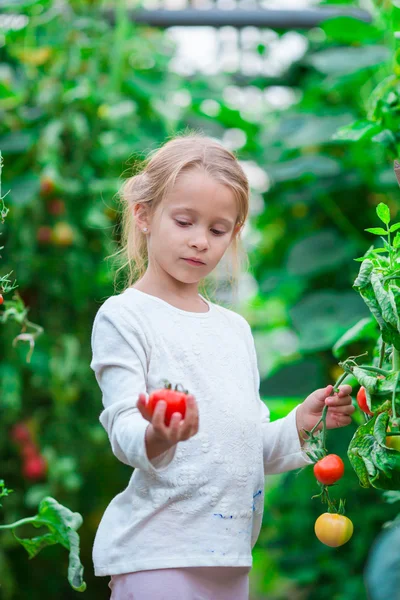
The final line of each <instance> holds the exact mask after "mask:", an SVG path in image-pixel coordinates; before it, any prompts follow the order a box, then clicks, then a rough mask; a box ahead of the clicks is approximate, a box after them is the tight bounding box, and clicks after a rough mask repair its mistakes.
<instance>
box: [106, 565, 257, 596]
mask: <svg viewBox="0 0 400 600" xmlns="http://www.w3.org/2000/svg"><path fill="white" fill-rule="evenodd" d="M249 571H250V567H184V568H179V569H154V570H151V571H137V572H135V573H123V574H121V575H111V579H110V582H109V584H108V587H109V588H110V589H111V591H112V593H111V598H110V600H249Z"/></svg>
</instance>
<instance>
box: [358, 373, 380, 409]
mask: <svg viewBox="0 0 400 600" xmlns="http://www.w3.org/2000/svg"><path fill="white" fill-rule="evenodd" d="M378 379H385V378H384V376H383V375H378ZM357 404H358V406H359V407H360V409H361V410H362V411H363V412H365V414H367V415H369V416H370V417H372V416H373V414H374V413H373V412H371V410H370V409H369V406H368V404H367V396H366V393H365V387H364V386H363V385H362V386H361V387H360V389H359V390H358V393H357Z"/></svg>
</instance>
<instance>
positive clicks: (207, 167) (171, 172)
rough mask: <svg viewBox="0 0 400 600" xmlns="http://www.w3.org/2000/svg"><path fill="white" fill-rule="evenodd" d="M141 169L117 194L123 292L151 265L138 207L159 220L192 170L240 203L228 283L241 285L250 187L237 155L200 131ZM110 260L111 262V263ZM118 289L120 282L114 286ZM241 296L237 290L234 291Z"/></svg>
mask: <svg viewBox="0 0 400 600" xmlns="http://www.w3.org/2000/svg"><path fill="white" fill-rule="evenodd" d="M141 166H142V170H141V171H140V172H139V173H137V174H136V175H133V176H131V177H129V178H128V179H126V180H125V181H124V183H123V185H122V186H121V188H120V190H119V192H118V198H119V201H120V203H121V205H122V207H121V222H120V225H121V235H120V243H121V248H120V250H118V251H117V252H116V253H115V254H113V255H111V257H112V256H116V257H117V259H116V263H117V265H118V264H119V265H120V266H119V268H118V269H117V271H116V276H117V275H118V272H119V271H121V270H122V269H125V268H126V267H128V273H127V276H126V279H125V280H124V284H123V285H124V289H123V290H122V291H124V290H125V289H127V288H128V287H131V286H132V285H133V283H135V281H137V280H138V279H140V278H141V277H142V276H143V275H144V273H145V272H146V269H147V265H148V253H147V240H146V235H145V234H144V233H143V232H142V230H141V229H140V228H139V227H138V225H137V223H136V220H135V217H134V211H133V206H134V205H135V204H139V203H142V204H146V205H147V206H148V207H149V209H150V210H149V211H148V214H149V216H150V217H151V216H152V215H154V213H155V211H156V210H157V208H158V207H159V206H160V204H161V203H162V201H163V199H164V197H165V196H166V195H167V194H168V193H169V192H170V190H171V189H172V187H173V186H174V184H175V181H176V179H177V177H178V176H179V175H180V174H181V173H183V172H185V171H188V170H189V169H194V168H200V169H202V170H204V171H205V172H206V173H207V174H208V175H209V176H210V177H212V178H213V179H214V180H215V181H217V182H218V183H221V184H223V185H226V186H227V187H229V188H230V189H231V190H232V192H233V194H234V197H235V199H236V203H237V208H238V216H237V220H236V223H235V227H236V226H237V225H239V224H240V228H239V230H238V232H237V233H236V235H234V237H233V239H232V240H231V244H230V246H229V248H228V250H230V252H231V263H232V267H233V269H232V271H233V277H232V276H231V277H230V278H229V283H230V284H231V286H232V287H233V284H234V283H236V285H237V283H238V278H239V274H240V269H241V267H242V264H241V257H242V256H244V257H245V258H247V255H246V253H245V252H244V248H243V245H242V242H241V239H240V233H241V231H242V229H243V226H244V223H245V221H246V218H247V215H248V210H249V183H248V180H247V177H246V175H245V173H244V171H243V169H242V167H241V166H240V164H239V162H238V160H237V159H236V157H235V155H234V154H233V153H232V152H230V151H229V150H228V149H226V148H225V147H224V146H222V145H221V144H220V143H218V141H216V140H214V139H212V138H210V137H206V136H205V135H203V134H202V133H199V132H194V133H193V132H189V133H188V132H185V133H181V134H175V136H174V137H173V138H172V139H170V140H169V141H168V142H166V143H165V144H164V145H162V146H161V147H160V148H157V149H156V150H153V151H152V152H150V153H149V154H148V156H147V158H146V159H145V160H144V161H142V163H141ZM111 257H110V258H111ZM207 283H208V282H207V278H205V279H202V280H200V286H201V289H202V293H203V295H204V296H205V297H207V298H208V294H207V289H206V287H207ZM114 284H115V282H114ZM234 295H235V297H236V290H234Z"/></svg>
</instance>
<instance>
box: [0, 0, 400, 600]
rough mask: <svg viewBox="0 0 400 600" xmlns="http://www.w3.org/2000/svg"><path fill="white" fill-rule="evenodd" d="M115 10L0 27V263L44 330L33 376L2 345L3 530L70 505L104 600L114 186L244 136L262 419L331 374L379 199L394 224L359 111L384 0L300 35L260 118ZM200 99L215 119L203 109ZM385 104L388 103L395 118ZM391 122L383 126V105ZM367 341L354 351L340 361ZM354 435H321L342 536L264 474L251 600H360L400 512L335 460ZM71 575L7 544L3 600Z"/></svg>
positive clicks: (80, 8)
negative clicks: (19, 436)
mask: <svg viewBox="0 0 400 600" xmlns="http://www.w3.org/2000/svg"><path fill="white" fill-rule="evenodd" d="M325 4H327V3H325ZM347 4H352V3H350V2H348V3H347ZM14 6H15V3H14ZM57 6H59V7H61V8H58V9H57ZM117 6H118V7H119V8H118V14H117V22H116V25H115V26H111V25H109V24H107V22H106V21H105V20H104V19H103V18H102V17H101V15H100V12H99V5H97V4H96V3H93V2H87V3H85V2H78V1H74V2H70V3H69V4H68V5H59V4H58V3H56V2H52V1H51V0H47V1H42V2H29V3H28V2H27V3H26V5H25V8H24V13H25V14H26V15H27V16H28V17H29V20H28V22H27V24H26V26H24V27H22V28H21V29H17V30H9V31H7V32H3V33H1V32H0V149H1V151H2V153H3V156H4V163H5V164H4V173H3V175H4V178H3V192H4V193H5V192H7V191H8V190H10V193H9V195H8V196H7V200H8V207H9V208H10V213H9V216H8V218H7V221H6V222H5V224H4V226H2V227H1V233H2V244H4V246H5V250H4V252H3V256H2V257H1V258H2V261H3V262H2V266H3V269H4V271H5V272H9V271H11V270H13V271H14V273H15V276H16V279H17V283H18V285H19V289H18V291H19V293H20V294H21V297H22V298H23V300H24V302H25V303H26V305H27V307H29V311H30V312H29V317H30V320H31V321H32V322H34V323H38V324H40V325H41V326H42V327H43V329H44V333H43V334H42V335H41V336H39V337H38V338H37V340H36V345H35V349H34V352H33V354H32V358H31V361H30V362H27V361H26V354H27V348H26V347H24V346H23V345H20V344H19V345H18V346H17V347H13V345H12V340H13V339H14V338H15V336H16V335H18V334H19V333H20V330H19V329H18V327H17V326H16V324H13V323H7V324H6V325H4V326H3V327H2V336H1V342H0V343H1V350H2V356H3V360H2V363H1V365H0V369H1V377H0V386H1V393H0V423H1V425H0V432H1V435H0V456H1V464H2V473H1V476H2V478H4V480H5V482H6V485H7V486H8V487H10V488H12V489H13V490H14V493H13V494H11V495H10V496H8V497H7V498H4V499H3V507H2V508H1V510H2V522H3V519H4V522H5V523H8V522H11V521H14V520H17V519H18V518H21V517H22V516H25V515H27V514H32V508H35V509H36V507H37V506H38V504H39V502H40V501H41V500H42V498H43V497H44V496H47V495H50V496H53V497H55V498H57V500H58V501H59V502H61V503H62V504H64V505H65V506H68V507H69V509H70V510H72V511H79V513H81V514H82V515H83V518H84V522H83V525H82V527H81V528H80V530H79V535H80V538H81V560H82V563H83V565H84V567H85V573H84V578H85V581H86V583H87V591H86V592H85V594H86V596H87V597H93V598H96V600H97V599H98V598H109V590H108V588H107V583H108V578H95V577H94V575H93V569H92V562H91V549H92V544H93V539H94V535H95V532H96V528H97V525H98V522H99V520H100V518H101V516H102V514H103V512H104V510H105V508H106V506H107V505H108V503H109V502H110V500H111V499H112V498H113V497H114V496H115V495H116V494H117V493H119V492H120V491H121V490H122V489H123V488H124V487H125V486H126V485H127V482H128V479H129V476H130V472H131V470H130V469H129V467H127V466H126V465H123V464H122V463H118V461H117V460H116V459H115V457H114V456H113V454H112V452H111V451H110V447H109V442H108V439H107V435H106V433H105V432H104V430H103V429H102V427H101V425H100V423H99V422H98V415H99V414H100V411H101V398H100V393H99V389H98V386H97V383H96V381H95V379H94V376H93V374H90V372H89V363H90V359H91V350H90V332H91V324H92V322H93V318H94V315H95V313H96V311H97V310H98V308H99V307H100V305H101V304H102V302H103V301H104V300H105V299H106V298H107V297H108V296H110V295H111V294H113V293H114V287H113V273H112V271H111V268H110V265H109V264H107V262H106V261H105V260H104V258H105V257H106V256H108V255H110V254H111V253H112V252H113V251H114V250H115V249H116V244H117V243H118V239H119V231H118V224H119V215H118V211H117V209H118V205H117V202H116V199H115V193H116V191H117V189H118V185H119V178H120V176H121V175H126V174H127V173H128V172H130V169H131V166H133V167H135V164H136V161H139V162H140V160H141V158H143V157H144V156H145V155H146V154H147V152H148V151H149V150H152V149H154V148H155V147H157V146H158V145H160V144H161V143H163V142H164V141H165V139H166V138H167V137H168V136H170V135H173V134H174V133H175V132H176V131H180V130H182V129H183V128H185V127H187V126H189V127H191V128H199V129H202V130H203V131H205V132H206V133H207V134H209V135H211V136H215V137H218V138H222V137H223V136H224V134H226V132H232V131H233V132H236V133H237V130H239V131H240V132H242V139H243V143H242V145H239V146H238V147H237V150H238V153H239V155H240V158H241V160H243V163H244V164H245V165H247V167H248V168H249V169H250V171H253V172H254V165H257V166H258V167H259V168H260V169H261V170H262V173H263V178H262V180H261V183H260V179H256V178H252V177H250V179H251V184H252V190H253V194H252V202H253V205H252V207H253V208H252V216H251V224H252V230H251V232H249V236H248V240H247V247H248V252H249V255H250V263H251V274H252V275H253V277H254V278H255V280H256V281H257V284H258V292H257V293H256V294H255V295H254V297H253V298H251V299H250V300H246V301H244V302H243V303H241V304H240V305H238V306H235V307H234V308H235V310H238V311H239V312H241V313H242V314H243V315H244V316H245V317H246V318H247V319H248V321H249V323H250V324H251V326H252V328H253V332H254V337H255V341H256V346H257V355H258V360H259V369H260V374H261V388H260V389H261V395H262V397H263V398H264V399H265V400H266V402H267V404H268V406H269V407H270V409H271V417H272V418H273V419H274V418H279V417H281V416H284V415H286V414H287V413H288V412H289V411H290V410H291V409H292V408H293V407H294V406H295V405H296V404H297V403H298V402H301V401H302V400H303V399H304V397H305V396H306V395H308V394H309V393H311V392H312V391H313V390H314V389H316V388H318V387H324V386H326V385H327V384H328V383H333V382H334V380H336V379H337V377H338V375H339V374H340V371H341V370H340V369H339V368H338V366H337V362H336V358H335V357H334V355H333V353H332V347H333V345H334V344H335V342H336V341H337V340H338V339H339V338H340V337H341V335H342V334H343V333H345V332H346V331H347V330H348V329H349V327H351V326H352V325H354V324H355V323H356V322H358V321H359V320H360V319H361V318H362V317H368V316H369V312H368V310H367V308H366V306H365V304H364V303H363V301H362V299H361V298H360V297H359V296H358V295H357V294H356V293H355V292H354V291H353V290H352V288H351V286H352V283H353V281H354V279H355V277H356V275H357V272H358V268H359V265H358V263H357V262H352V261H353V259H354V258H355V257H357V256H360V255H362V254H363V253H364V252H365V251H366V249H367V248H368V247H369V245H370V243H371V239H372V238H371V236H370V235H369V234H367V233H365V232H364V230H365V228H367V227H370V226H371V225H373V224H374V223H375V207H376V205H377V204H378V203H379V202H380V201H385V202H386V203H387V204H388V205H389V206H390V208H391V214H392V218H393V219H395V218H396V213H397V208H398V194H399V190H398V185H397V182H396V180H395V177H394V174H393V168H392V160H393V156H394V154H395V153H396V152H397V147H398V146H397V144H398V141H397V139H396V137H395V138H394V139H393V135H394V133H397V130H394V131H392V129H391V128H392V127H394V124H395V123H397V121H392V122H389V123H387V122H386V121H385V122H384V118H385V119H386V116H387V117H388V118H389V114H388V113H384V111H383V112H382V113H380V115H379V119H377V118H376V117H377V116H378V115H375V116H374V115H371V114H370V113H369V112H368V103H369V100H370V97H371V94H372V92H373V90H375V89H376V86H377V85H378V84H379V83H380V82H381V81H383V80H384V79H385V78H386V77H387V76H390V75H392V74H393V72H394V68H396V64H395V66H393V57H395V60H396V56H397V46H396V39H395V38H394V37H393V31H395V30H396V26H397V22H398V18H397V13H396V10H395V9H394V8H393V5H392V3H391V2H377V3H376V6H375V11H376V12H375V15H374V17H375V19H374V24H373V25H370V24H363V23H359V22H355V21H354V20H351V19H344V20H343V19H341V20H331V21H327V22H325V23H324V24H322V25H321V27H318V28H315V29H313V30H311V31H309V32H298V36H299V37H301V38H302V40H303V41H304V42H305V47H306V50H305V52H304V54H303V55H301V56H299V58H297V59H296V60H294V61H293V62H292V63H291V64H290V65H289V67H288V68H287V69H284V70H283V72H282V73H281V74H280V75H277V76H274V77H261V76H259V77H254V79H253V80H252V81H251V82H250V83H251V86H252V88H253V91H254V89H258V90H263V91H271V92H273V93H275V96H276V95H277V94H280V96H278V97H280V98H282V102H280V103H279V102H278V106H276V103H275V104H274V103H272V102H271V103H269V104H267V108H266V109H265V110H264V111H263V112H261V113H257V112H256V111H254V110H253V111H252V109H251V108H250V109H249V110H244V108H243V107H239V105H238V104H235V103H234V102H233V101H228V100H227V99H226V94H224V92H226V90H227V89H228V88H229V89H230V91H231V94H230V96H231V97H232V96H234V95H235V94H236V95H237V96H238V97H239V96H240V95H241V92H242V91H243V92H245V90H241V89H240V87H239V84H238V83H235V82H234V80H233V78H232V76H231V75H230V74H229V73H222V74H220V75H218V76H216V77H210V76H208V75H207V76H205V75H200V74H199V75H197V76H193V77H191V78H189V79H188V80H184V79H183V78H182V77H181V76H179V75H177V74H176V73H174V72H172V71H171V70H170V69H169V65H170V61H171V58H172V57H173V54H174V48H173V46H172V44H171V42H170V41H168V38H167V37H166V36H165V35H164V34H163V33H161V32H159V31H156V30H154V29H150V28H147V27H138V26H135V25H134V24H131V23H129V22H128V20H127V19H126V16H125V14H124V10H123V8H121V7H122V3H119V4H118V5H117ZM389 6H390V10H388V7H389ZM284 34H285V32H277V35H278V36H279V37H280V38H281V37H283V35H284ZM182 98H184V99H185V101H184V102H183V101H182ZM267 98H268V96H267ZM288 98H289V101H287V99H288ZM207 100H212V101H213V103H214V104H213V107H214V110H213V111H210V110H206V108H205V106H206V105H205V104H204V101H207ZM396 101H397V100H396V99H395V98H393V97H389V98H388V99H387V102H393V104H392V105H391V106H392V107H396ZM389 113H390V118H391V119H394V118H395V115H396V111H395V110H390V111H389ZM383 114H385V117H384V116H383ZM355 121H357V122H359V123H361V125H358V126H356V127H354V125H353V128H352V129H350V130H348V131H351V132H352V133H351V135H350V134H349V133H348V134H347V136H346V135H345V133H343V130H342V133H340V134H337V132H338V131H339V130H341V128H345V127H346V126H349V125H351V124H352V123H354V122H355ZM370 121H371V122H372V124H371V122H370ZM382 124H383V125H382ZM385 132H386V133H385ZM388 132H389V133H388ZM390 132H391V133H392V135H390ZM335 134H337V135H336V136H335ZM399 154H400V153H399ZM132 157H134V161H132V160H131V158H132ZM131 163H132V164H131ZM257 207H258V208H257ZM6 301H7V298H6ZM5 304H6V303H5ZM372 347H373V342H372V340H369V342H368V343H367V342H366V341H365V338H362V339H360V342H359V344H357V345H356V347H354V346H353V347H350V348H349V354H359V353H361V352H364V351H365V350H366V349H368V348H369V350H370V351H371V350H372ZM356 391H357V389H354V390H353V392H354V395H355V393H356ZM22 419H23V420H26V421H27V422H28V424H29V427H30V428H31V430H32V432H33V434H34V435H35V439H36V440H37V442H38V444H39V445H40V448H41V451H42V454H43V455H44V456H46V458H47V460H48V465H49V470H48V474H47V476H46V478H45V479H44V480H43V481H39V482H35V483H32V482H31V481H28V480H26V479H24V478H23V477H22V475H21V459H20V457H19V455H18V452H17V450H16V447H15V444H13V442H12V440H11V439H10V436H9V435H8V433H9V431H10V428H11V426H12V425H13V424H14V423H15V422H17V421H20V420H22ZM361 423H362V416H361V415H360V414H359V413H358V412H357V413H355V414H354V425H351V426H349V427H347V428H345V429H341V430H334V431H331V432H330V433H329V435H328V447H329V450H330V451H332V452H335V453H337V454H339V455H340V456H342V457H343V460H344V462H345V466H346V472H345V477H344V478H343V479H342V480H341V481H340V484H339V485H338V492H340V495H341V496H342V497H345V498H346V499H347V504H346V510H347V514H348V515H349V516H350V517H351V518H352V520H353V522H354V527H355V531H354V535H353V538H352V539H351V541H350V542H348V543H347V544H346V545H345V546H343V547H341V548H338V549H331V548H327V547H324V546H323V545H322V544H320V542H319V541H318V540H317V539H316V537H315V535H314V531H313V525H314V521H315V519H316V517H317V516H318V515H319V514H320V513H321V512H322V509H323V507H322V505H321V504H320V503H319V501H318V500H311V496H312V495H313V494H315V493H316V491H317V488H316V485H315V479H314V477H313V474H312V470H311V468H310V469H308V470H307V469H306V470H305V471H302V472H301V473H300V474H297V473H295V472H292V473H288V474H285V475H279V476H271V477H269V478H267V480H266V481H267V485H266V506H265V516H264V526H263V529H262V532H261V535H260V538H259V540H258V542H257V545H256V548H255V550H254V568H253V570H252V573H251V582H252V590H253V591H252V593H253V595H254V597H255V598H268V599H271V600H275V599H284V598H285V599H286V598H288V597H290V598H296V599H302V598H307V599H310V600H313V599H318V600H325V599H326V600H328V599H329V600H332V599H334V600H348V598H357V600H362V599H363V598H365V590H364V584H363V579H362V573H363V566H364V564H365V560H366V557H367V555H368V551H369V548H370V546H371V544H372V542H373V540H374V538H375V537H376V535H377V534H378V533H379V531H380V529H381V527H382V525H383V523H385V522H386V521H388V520H389V519H392V518H393V519H394V518H395V516H396V514H397V513H398V505H397V504H396V502H394V503H393V504H388V503H387V502H385V498H384V496H383V495H382V493H380V492H378V491H377V490H369V489H368V490H365V489H362V488H361V487H360V486H359V483H358V480H357V477H356V475H355V473H354V472H352V469H351V466H350V464H349V463H348V461H347V458H346V449H347V446H348V444H349V441H350V439H351V436H352V434H353V432H354V430H355V428H356V426H357V425H359V424H361ZM333 492H335V488H334V489H333ZM30 533H31V531H30V532H29V534H30ZM27 535H28V532H27ZM66 569H67V558H66V557H65V555H64V552H63V549H62V548H58V547H57V546H55V547H53V548H51V549H49V548H47V549H44V550H43V551H42V552H41V553H40V555H39V556H38V557H36V558H35V560H34V561H33V562H32V563H28V562H27V555H26V552H25V550H24V549H23V548H21V547H20V546H19V545H18V543H17V542H16V541H15V540H14V539H13V538H12V536H11V534H8V533H2V535H1V547H0V582H1V586H2V594H3V596H2V597H3V598H4V600H14V598H30V599H32V600H35V599H36V598H43V597H55V596H57V597H62V598H63V599H65V600H67V599H68V598H73V597H75V593H74V592H73V591H72V590H71V588H70V586H69V584H68V581H67V579H66V578H65V577H64V573H65V572H66ZM22 572H24V577H21V573H22Z"/></svg>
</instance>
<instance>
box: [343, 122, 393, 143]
mask: <svg viewBox="0 0 400 600" xmlns="http://www.w3.org/2000/svg"><path fill="white" fill-rule="evenodd" d="M379 131H381V127H380V125H378V124H377V123H374V122H371V121H366V120H363V121H354V122H353V123H350V124H349V125H346V126H344V127H341V128H340V129H338V130H337V132H336V133H335V134H333V136H332V139H334V140H348V141H349V142H358V141H360V140H367V139H370V138H371V137H372V136H373V135H375V134H376V133H378V132H379Z"/></svg>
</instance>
